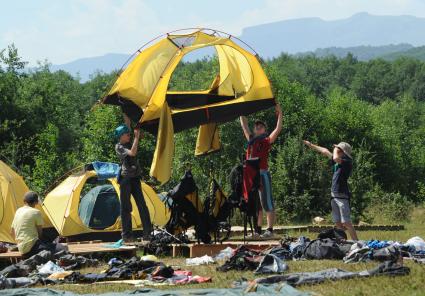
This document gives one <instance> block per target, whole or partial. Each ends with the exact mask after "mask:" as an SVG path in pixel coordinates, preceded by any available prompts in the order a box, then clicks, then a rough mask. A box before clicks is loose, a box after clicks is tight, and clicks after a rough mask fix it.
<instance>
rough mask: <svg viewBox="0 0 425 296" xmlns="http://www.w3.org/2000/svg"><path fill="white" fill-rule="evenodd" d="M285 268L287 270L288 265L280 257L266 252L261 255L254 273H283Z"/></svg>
mask: <svg viewBox="0 0 425 296" xmlns="http://www.w3.org/2000/svg"><path fill="white" fill-rule="evenodd" d="M286 270H288V265H286V264H285V263H284V262H283V260H282V259H280V258H279V257H277V256H276V255H274V254H267V255H265V256H264V257H263V259H262V260H261V262H260V264H259V265H258V267H257V269H256V270H255V271H254V273H255V274H266V273H283V272H285V271H286Z"/></svg>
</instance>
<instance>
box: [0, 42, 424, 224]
mask: <svg viewBox="0 0 425 296" xmlns="http://www.w3.org/2000/svg"><path fill="white" fill-rule="evenodd" d="M262 63H263V65H264V69H265V71H266V73H267V75H268V77H269V79H270V81H271V83H272V85H273V89H274V95H275V98H276V100H277V101H278V102H279V103H280V104H281V106H282V109H283V113H284V128H283V131H282V133H281V135H280V136H279V138H278V140H277V142H276V143H275V144H274V145H273V148H272V152H271V157H270V164H271V165H270V169H271V173H272V179H273V195H274V197H275V202H276V206H277V209H278V219H279V221H280V222H281V223H291V222H305V221H309V220H310V219H311V218H312V217H314V216H317V215H323V216H327V215H328V213H329V199H330V181H331V168H330V165H329V163H328V160H327V159H325V158H324V157H323V156H321V155H318V154H316V153H314V152H312V151H310V150H308V149H306V148H305V147H304V146H303V144H302V140H303V139H308V140H310V141H312V142H314V143H318V144H320V145H322V146H325V147H328V148H331V147H332V144H334V143H338V142H340V141H346V142H349V143H351V144H352V146H353V152H354V153H353V156H354V170H353V175H352V177H351V179H350V186H351V191H352V211H353V214H354V216H355V217H356V221H358V220H362V221H366V222H369V223H370V222H379V221H403V220H406V219H408V218H409V214H410V210H411V209H412V208H413V207H414V206H415V205H419V204H423V203H424V202H425V149H424V146H425V62H422V61H420V60H416V59H413V58H403V57H400V58H398V59H396V60H394V61H385V60H382V59H373V60H370V61H359V60H357V59H356V58H354V57H353V56H352V55H350V54H348V55H347V56H345V57H344V58H336V57H334V56H329V57H324V58H318V57H316V56H314V55H307V56H298V57H296V56H290V55H286V54H282V55H281V56H279V57H277V58H274V59H270V60H262ZM217 70H218V62H217V60H216V59H215V58H214V57H213V58H204V59H202V60H198V61H195V62H185V63H182V64H180V65H179V66H178V68H177V69H176V71H175V73H174V75H173V77H172V80H171V82H170V85H169V89H174V90H176V89H181V90H190V89H206V88H207V87H208V86H209V85H210V84H211V81H212V80H213V78H214V77H215V75H216V73H217ZM116 77H117V73H96V74H94V75H93V76H92V78H91V79H90V80H89V81H87V82H85V83H81V82H80V79H78V78H75V77H72V76H71V75H70V74H68V73H66V72H64V71H56V72H52V71H51V70H50V66H49V64H48V63H40V64H39V65H38V66H37V67H36V68H31V69H28V67H27V63H26V62H25V57H21V56H20V55H19V52H18V49H17V48H16V47H15V46H14V45H10V46H8V48H5V49H2V50H0V158H1V159H2V160H4V161H5V162H6V163H8V164H9V165H11V166H12V167H14V168H15V169H16V170H17V171H18V172H19V173H21V174H22V175H23V176H24V178H25V181H26V182H27V184H29V187H30V188H31V189H33V190H35V191H37V192H39V193H40V194H41V195H42V196H43V195H45V194H46V193H47V192H49V190H51V189H52V186H54V184H56V183H57V181H58V180H60V178H61V177H63V176H64V175H66V174H67V173H68V172H69V171H70V170H72V169H74V168H77V167H80V166H82V165H83V164H85V163H88V162H91V161H95V160H99V161H111V162H118V159H117V157H116V155H115V151H114V143H115V139H114V137H113V131H114V129H115V127H116V126H117V125H119V124H120V123H122V121H123V118H122V113H121V110H120V109H119V108H115V107H112V106H106V105H101V104H99V103H98V102H99V100H100V99H101V98H102V97H103V96H104V95H105V94H106V92H107V91H108V90H109V88H110V87H111V85H112V84H113V82H114V80H115V79H116ZM249 118H250V120H251V121H253V120H254V119H256V118H260V119H262V120H264V121H266V122H267V125H268V127H269V129H273V128H274V125H275V113H274V110H272V109H270V110H266V111H263V112H260V113H257V114H253V115H251V116H250V117H249ZM220 133H221V140H222V149H221V151H220V152H218V153H214V154H211V155H208V156H204V157H195V156H194V148H195V142H196V135H197V130H195V129H193V130H189V131H185V132H181V133H178V134H176V136H175V145H176V147H175V156H174V165H173V178H172V180H171V181H170V182H169V183H168V184H166V185H164V186H162V187H156V190H157V191H158V192H160V191H168V190H169V189H170V188H171V187H172V186H174V185H175V184H176V183H177V182H178V180H179V178H180V177H181V175H182V174H183V172H184V170H185V169H187V167H188V164H190V167H191V169H192V172H193V173H194V176H195V179H196V181H197V183H198V187H199V188H200V192H201V193H202V194H204V195H205V194H206V191H207V190H206V188H208V186H207V184H208V180H209V172H210V169H212V171H213V175H214V176H215V178H216V179H217V180H218V181H219V183H220V184H221V185H222V187H223V188H224V189H225V190H228V189H229V184H228V183H229V182H228V175H229V172H230V170H231V168H232V167H233V166H235V165H236V164H238V163H239V162H240V161H241V156H242V155H243V153H244V146H245V140H244V137H243V134H242V131H241V128H240V124H239V121H238V120H234V121H232V122H229V123H226V124H223V125H221V126H220ZM155 141H156V138H155V137H153V136H152V135H150V134H148V133H144V137H143V139H142V140H141V143H140V148H139V159H140V162H141V164H142V167H143V171H144V175H145V176H144V178H145V179H146V180H149V175H148V173H149V167H150V164H151V160H152V156H153V151H154V149H155ZM202 194H201V196H202Z"/></svg>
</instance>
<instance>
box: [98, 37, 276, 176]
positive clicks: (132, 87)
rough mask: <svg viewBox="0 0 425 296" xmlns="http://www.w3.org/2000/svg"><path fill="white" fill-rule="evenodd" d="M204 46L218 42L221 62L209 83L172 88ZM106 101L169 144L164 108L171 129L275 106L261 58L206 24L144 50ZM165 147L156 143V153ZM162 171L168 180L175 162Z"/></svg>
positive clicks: (124, 73) (179, 129) (153, 168)
mask: <svg viewBox="0 0 425 296" xmlns="http://www.w3.org/2000/svg"><path fill="white" fill-rule="evenodd" d="M204 47H214V49H215V50H216V52H217V57H218V61H219V66H220V73H217V75H216V77H215V79H214V81H212V83H211V88H210V89H207V90H199V91H177V92H176V91H168V84H169V82H170V79H171V76H172V74H173V72H174V70H175V69H176V67H177V65H178V64H179V63H180V61H181V60H182V58H183V57H184V56H185V55H186V54H188V53H190V52H192V51H194V50H197V49H200V48H204ZM103 103H105V104H114V105H119V106H121V107H122V110H123V111H124V112H125V113H126V114H127V115H128V116H129V117H130V118H131V119H132V120H133V121H138V122H139V123H140V126H141V127H142V128H144V129H146V130H147V131H149V132H151V133H153V134H157V142H160V141H164V142H166V145H167V146H171V147H173V143H172V141H168V140H167V141H166V140H165V139H162V138H163V137H164V135H163V134H164V133H163V132H162V130H161V129H162V128H167V129H168V128H169V127H170V124H168V125H165V126H164V125H163V124H162V123H161V122H162V121H163V117H164V116H163V114H164V109H167V110H168V108H169V110H170V115H171V119H172V124H173V131H172V134H173V133H176V132H179V131H182V130H185V129H189V128H193V127H196V126H200V125H205V124H209V123H223V122H227V121H230V120H233V119H235V118H237V117H238V116H240V115H248V114H251V113H254V112H258V111H260V110H263V109H266V108H269V107H272V106H274V105H275V102H274V98H273V93H272V90H271V85H270V82H269V80H268V78H267V76H266V74H265V73H264V71H263V69H262V67H261V64H260V62H259V60H258V58H257V57H256V56H255V55H253V54H252V53H250V52H249V51H247V50H245V49H244V48H242V47H241V46H239V45H238V44H236V43H235V42H234V41H233V40H232V38H231V36H227V37H223V36H218V35H216V34H208V33H206V32H205V31H204V30H202V29H200V30H197V31H195V32H193V33H190V34H181V35H179V34H167V36H166V37H165V38H163V39H162V40H160V41H158V42H157V43H155V44H153V45H152V46H150V47H148V48H146V49H144V50H143V51H141V52H140V53H139V54H138V55H137V56H136V57H135V59H134V60H133V61H132V62H131V63H130V64H129V65H128V67H127V68H126V69H125V70H124V71H123V72H122V73H121V75H120V76H119V77H118V79H117V80H116V81H115V83H114V85H113V86H112V88H111V90H110V91H109V93H108V95H107V96H106V97H105V98H104V99H103ZM167 112H168V111H167ZM165 134H166V137H167V138H166V139H168V138H171V137H170V136H169V133H168V131H167V132H166V133H165ZM200 139H202V138H200ZM199 145H208V143H206V144H205V143H202V144H201V143H199ZM162 146H163V144H161V145H157V150H156V152H155V154H156V155H157V156H159V154H160V152H161V151H159V150H158V149H160V148H161V147H162ZM170 149H171V148H170ZM158 159H159V157H157V158H156V160H158ZM158 166H159V164H157V163H155V162H154V163H153V164H152V167H151V175H152V173H157V174H158ZM161 170H163V171H166V172H165V173H164V176H160V177H161V178H162V177H164V179H163V180H162V181H161V183H164V182H166V181H168V179H167V175H170V171H171V166H163V167H161ZM152 176H154V175H152ZM154 177H155V176H154Z"/></svg>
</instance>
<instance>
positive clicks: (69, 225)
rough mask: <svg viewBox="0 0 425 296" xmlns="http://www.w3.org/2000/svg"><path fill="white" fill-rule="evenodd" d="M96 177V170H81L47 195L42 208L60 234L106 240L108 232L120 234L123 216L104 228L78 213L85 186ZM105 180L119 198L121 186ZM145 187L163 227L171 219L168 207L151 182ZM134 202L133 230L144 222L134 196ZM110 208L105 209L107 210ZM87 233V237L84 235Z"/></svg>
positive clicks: (148, 202)
mask: <svg viewBox="0 0 425 296" xmlns="http://www.w3.org/2000/svg"><path fill="white" fill-rule="evenodd" d="M96 180H97V175H96V172H95V171H93V170H88V171H82V172H79V173H75V174H73V175H71V176H69V177H68V178H66V179H65V180H64V181H63V182H62V183H60V184H59V185H58V186H57V187H56V188H54V189H53V190H52V191H51V192H49V193H48V194H47V196H46V198H45V199H44V202H43V208H44V209H45V211H46V213H47V215H48V216H49V218H50V219H51V221H52V223H53V226H54V227H55V228H56V230H57V231H58V233H59V235H60V236H63V237H78V238H80V237H87V238H91V239H95V238H96V239H107V238H110V237H108V233H113V232H116V233H119V232H120V231H121V219H120V218H119V217H117V219H116V220H115V223H113V224H112V225H110V226H108V227H106V228H104V229H94V228H90V227H89V226H88V225H86V224H84V223H83V220H82V218H81V217H80V215H79V208H80V199H81V198H82V197H83V196H82V195H83V188H84V185H85V184H87V183H88V184H92V183H96V182H97V181H96ZM93 181H94V182H93ZM106 182H107V183H109V184H112V186H113V188H114V189H115V191H116V197H117V198H119V185H118V183H117V181H116V179H115V178H113V179H108V180H107V181H106ZM142 190H143V195H144V197H145V201H146V205H147V207H148V209H149V213H150V217H151V221H152V223H153V224H154V225H158V226H164V225H165V224H166V223H167V222H168V220H169V218H170V212H169V210H168V208H166V206H165V204H164V203H163V202H162V201H161V200H160V198H159V196H158V195H157V194H156V192H155V191H154V190H153V189H152V188H151V187H150V186H149V185H147V184H145V183H142ZM131 203H132V209H133V211H132V213H131V215H132V224H133V230H140V229H142V222H141V219H140V216H139V212H138V209H137V206H136V204H135V202H134V199H133V198H132V199H131ZM118 206H119V204H118ZM111 210H112V209H104V211H111ZM115 210H116V209H114V212H115ZM108 214H109V212H108ZM84 234H86V235H87V236H84Z"/></svg>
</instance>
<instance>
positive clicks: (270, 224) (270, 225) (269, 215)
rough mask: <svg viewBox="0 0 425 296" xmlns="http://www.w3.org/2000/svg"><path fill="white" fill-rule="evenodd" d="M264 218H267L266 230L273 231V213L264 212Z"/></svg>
mask: <svg viewBox="0 0 425 296" xmlns="http://www.w3.org/2000/svg"><path fill="white" fill-rule="evenodd" d="M266 217H267V228H271V229H273V225H274V221H275V218H276V213H275V211H274V210H273V211H271V212H266Z"/></svg>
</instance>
